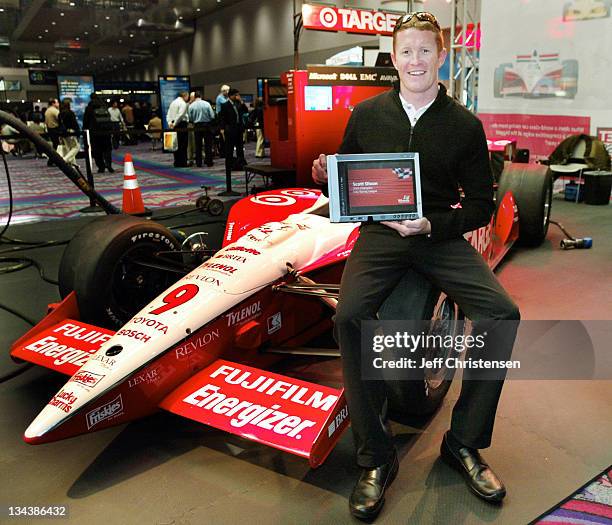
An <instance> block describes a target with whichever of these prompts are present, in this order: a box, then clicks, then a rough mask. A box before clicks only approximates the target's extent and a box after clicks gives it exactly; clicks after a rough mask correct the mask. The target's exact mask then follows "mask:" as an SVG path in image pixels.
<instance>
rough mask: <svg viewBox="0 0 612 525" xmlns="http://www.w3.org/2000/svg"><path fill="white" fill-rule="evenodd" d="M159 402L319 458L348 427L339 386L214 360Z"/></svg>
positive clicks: (234, 431)
mask: <svg viewBox="0 0 612 525" xmlns="http://www.w3.org/2000/svg"><path fill="white" fill-rule="evenodd" d="M160 407H161V408H164V409H166V410H168V411H170V412H172V413H174V414H177V415H180V416H183V417H186V418H189V419H193V420H195V421H199V422H200V423H204V424H206V425H210V426H212V427H215V428H218V429H220V430H224V431H226V432H230V433H232V434H235V435H238V436H241V437H244V438H247V439H250V440H253V441H257V442H259V443H263V444H266V445H269V446H272V447H275V448H278V449H280V450H283V451H285V452H290V453H291V454H296V455H298V456H301V457H304V458H307V459H308V461H309V463H310V466H311V467H313V468H316V467H318V466H319V465H321V463H323V461H325V458H326V457H327V456H328V455H329V453H330V452H331V450H332V449H333V447H334V445H335V444H336V442H337V441H338V440H339V439H340V436H341V435H342V433H343V432H344V430H345V429H346V428H347V427H348V424H349V419H348V408H347V405H346V400H345V398H344V390H338V389H334V388H330V387H326V386H321V385H316V384H314V383H308V382H306V381H301V380H299V379H294V378H289V377H285V376H282V375H280V374H275V373H271V372H267V371H264V370H259V369H257V368H253V367H250V366H245V365H242V364H237V363H232V362H231V361H225V360H223V359H218V360H217V361H215V362H213V363H212V364H211V365H210V366H208V367H207V368H205V369H203V370H202V371H200V372H199V373H198V374H196V375H195V376H193V377H191V378H190V379H189V380H187V381H186V382H185V383H183V384H182V385H181V386H180V387H178V388H177V389H176V390H174V391H173V392H172V393H171V394H170V395H168V396H167V397H166V398H165V399H164V400H163V401H162V402H161V403H160Z"/></svg>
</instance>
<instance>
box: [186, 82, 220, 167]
mask: <svg viewBox="0 0 612 525" xmlns="http://www.w3.org/2000/svg"><path fill="white" fill-rule="evenodd" d="M187 113H188V115H189V122H192V123H193V127H194V134H195V161H196V166H198V167H199V168H201V167H202V139H204V162H205V163H206V165H207V166H208V167H210V166H212V165H213V160H212V142H213V132H212V125H213V123H214V120H215V112H214V111H213V109H212V106H211V105H210V104H209V103H208V102H206V101H205V100H202V95H201V93H200V92H199V91H196V92H195V93H194V101H193V102H192V103H191V104H190V105H189V109H188V111H187Z"/></svg>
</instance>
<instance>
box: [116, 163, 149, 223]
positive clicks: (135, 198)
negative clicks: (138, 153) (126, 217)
mask: <svg viewBox="0 0 612 525" xmlns="http://www.w3.org/2000/svg"><path fill="white" fill-rule="evenodd" d="M122 208H123V213H129V214H130V215H145V214H146V213H147V211H148V210H145V207H144V202H142V193H140V187H139V186H138V180H137V179H136V171H134V162H133V161H132V155H130V154H129V153H128V154H126V156H125V158H124V159H123V205H122Z"/></svg>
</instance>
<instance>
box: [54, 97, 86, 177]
mask: <svg viewBox="0 0 612 525" xmlns="http://www.w3.org/2000/svg"><path fill="white" fill-rule="evenodd" d="M71 103H72V100H71V99H69V98H65V99H64V100H62V104H61V106H60V112H59V123H60V126H59V127H60V129H61V130H62V133H63V135H62V136H61V137H60V146H59V147H58V150H57V152H58V153H59V154H60V155H61V156H62V158H63V159H64V161H66V162H67V163H68V164H71V165H72V164H74V161H75V160H76V156H77V153H78V152H79V150H80V149H81V146H80V144H79V139H78V136H79V135H80V134H81V129H80V128H79V123H78V121H77V118H76V115H75V114H74V111H72V108H71V107H70V105H71Z"/></svg>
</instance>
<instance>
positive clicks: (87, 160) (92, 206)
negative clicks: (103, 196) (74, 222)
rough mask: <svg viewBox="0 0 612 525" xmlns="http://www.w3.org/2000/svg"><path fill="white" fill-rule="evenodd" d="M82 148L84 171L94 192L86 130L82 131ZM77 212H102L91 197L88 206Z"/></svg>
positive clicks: (89, 147) (87, 132)
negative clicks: (83, 150) (83, 151)
mask: <svg viewBox="0 0 612 525" xmlns="http://www.w3.org/2000/svg"><path fill="white" fill-rule="evenodd" d="M83 148H84V149H85V170H86V172H87V182H88V183H89V185H90V186H91V188H92V189H93V190H94V191H95V188H94V178H93V172H92V171H91V166H92V158H91V146H90V140H89V130H88V129H85V130H83ZM79 211H80V212H81V213H94V212H99V211H103V210H102V208H100V206H98V205H97V204H96V201H95V200H94V199H93V197H91V196H90V197H89V206H87V207H85V208H82V209H80V210H79Z"/></svg>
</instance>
